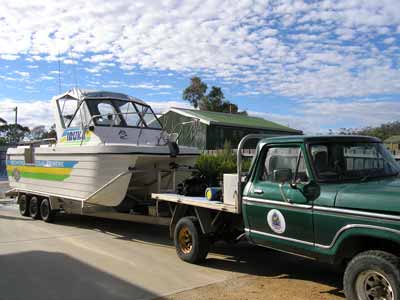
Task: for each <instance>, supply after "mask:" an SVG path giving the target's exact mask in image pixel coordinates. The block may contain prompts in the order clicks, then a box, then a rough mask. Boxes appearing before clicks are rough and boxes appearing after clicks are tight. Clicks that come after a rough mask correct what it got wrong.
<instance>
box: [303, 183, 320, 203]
mask: <svg viewBox="0 0 400 300" xmlns="http://www.w3.org/2000/svg"><path fill="white" fill-rule="evenodd" d="M302 193H303V195H304V197H306V198H307V199H308V200H310V201H313V200H315V199H317V198H318V197H319V195H320V194H321V187H320V186H319V184H318V183H316V182H315V181H310V182H309V183H307V184H306V185H304V186H303V189H302Z"/></svg>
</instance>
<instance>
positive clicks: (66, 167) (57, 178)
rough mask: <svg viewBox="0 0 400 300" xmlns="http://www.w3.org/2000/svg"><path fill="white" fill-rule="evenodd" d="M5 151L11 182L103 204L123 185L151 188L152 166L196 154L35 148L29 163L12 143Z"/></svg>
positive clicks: (122, 191) (164, 166) (113, 201)
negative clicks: (74, 151) (79, 151)
mask: <svg viewBox="0 0 400 300" xmlns="http://www.w3.org/2000/svg"><path fill="white" fill-rule="evenodd" d="M18 150H19V151H18ZM7 156H8V157H7V173H8V179H9V183H10V186H11V187H12V188H16V189H18V190H24V191H30V192H32V193H35V192H37V193H41V194H46V195H52V196H57V197H61V198H67V199H72V200H79V201H84V202H87V203H92V204H98V205H104V206H117V205H119V204H120V203H121V202H122V201H123V200H124V198H125V196H126V194H127V191H128V190H135V188H137V191H136V192H135V195H136V197H142V198H146V197H147V195H149V194H151V192H153V191H154V190H155V189H157V184H156V180H155V179H157V176H159V175H158V173H157V170H168V169H170V164H171V163H175V164H178V165H189V166H192V165H193V164H194V161H195V159H196V157H197V155H196V154H186V155H181V156H177V157H170V156H169V155H168V154H163V153H157V154H154V153H153V154H152V153H115V152H113V153H112V152H111V153H110V152H103V153H101V152H99V153H65V152H64V151H56V150H54V151H48V149H40V148H38V149H36V151H35V156H34V163H33V164H27V163H25V157H24V149H18V148H15V149H13V151H10V153H8V154H7ZM188 175H190V173H188V172H186V174H181V175H180V176H177V179H176V180H175V181H174V183H179V181H181V180H183V179H184V178H186V177H187V176H188ZM164 179H167V178H166V177H164ZM169 181H171V180H169ZM164 184H165V183H164ZM172 188H174V187H172Z"/></svg>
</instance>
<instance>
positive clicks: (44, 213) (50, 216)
mask: <svg viewBox="0 0 400 300" xmlns="http://www.w3.org/2000/svg"><path fill="white" fill-rule="evenodd" d="M40 216H41V217H42V220H43V221H45V222H47V223H52V222H54V216H55V211H54V210H52V209H51V206H50V201H49V199H47V198H44V199H43V200H42V203H40Z"/></svg>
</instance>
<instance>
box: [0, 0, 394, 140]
mask: <svg viewBox="0 0 400 300" xmlns="http://www.w3.org/2000/svg"><path fill="white" fill-rule="evenodd" d="M0 7H1V10H0V45H1V46H0V117H2V118H5V119H7V120H8V121H10V122H12V120H13V118H14V115H13V112H12V111H11V110H10V108H11V107H15V106H16V105H17V106H18V115H19V121H20V123H22V124H23V125H27V126H36V125H46V126H49V125H51V124H52V123H53V122H54V121H53V111H52V107H51V105H50V99H51V98H52V97H53V96H55V95H57V94H60V91H61V92H65V91H67V90H69V89H71V88H73V87H75V86H77V87H80V88H84V89H91V90H93V89H94V90H111V91H119V92H123V93H127V94H129V95H131V96H134V97H137V98H140V99H143V100H144V101H146V102H147V103H149V104H150V105H152V106H153V108H154V109H155V111H157V112H158V113H161V112H163V111H166V110H167V109H168V108H169V107H171V106H178V107H182V106H185V107H188V103H185V102H183V100H182V91H183V89H184V88H185V87H186V86H187V85H188V84H189V81H190V78H191V77H192V76H199V77H201V78H202V80H203V81H204V82H206V83H207V85H208V86H209V88H211V86H220V87H221V88H222V90H223V92H224V94H225V96H226V99H227V100H229V101H231V102H233V103H236V104H237V105H238V106H239V108H240V109H241V110H247V111H248V113H249V114H250V115H255V116H259V117H263V118H266V119H268V120H272V121H275V122H278V123H281V124H283V125H288V126H290V127H293V128H296V129H301V130H304V131H305V132H306V133H323V132H327V131H328V130H329V129H332V130H338V129H340V128H343V127H346V128H363V127H366V126H376V125H379V124H381V123H385V122H391V121H396V120H400V101H399V100H400V68H399V63H400V48H399V46H400V2H399V0H375V1H371V0H342V1H341V0H324V1H306V0H298V1H296V0H276V1H272V0H270V1H269V0H264V1H251V0H234V1H225V0H214V1H207V0H192V1H189V0H186V1H175V0H164V1H158V0H151V1H140V0H135V1H132V0H113V1H104V0H102V1H100V0H62V1H41V0H38V1H31V0H20V1H13V0H0ZM59 69H60V71H61V72H60V73H59ZM60 83H61V84H60Z"/></svg>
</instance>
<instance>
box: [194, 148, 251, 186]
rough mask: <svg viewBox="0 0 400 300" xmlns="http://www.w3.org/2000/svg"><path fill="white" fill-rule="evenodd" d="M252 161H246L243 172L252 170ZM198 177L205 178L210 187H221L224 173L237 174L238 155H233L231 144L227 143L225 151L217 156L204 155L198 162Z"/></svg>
mask: <svg viewBox="0 0 400 300" xmlns="http://www.w3.org/2000/svg"><path fill="white" fill-rule="evenodd" d="M250 164H251V160H249V159H245V160H244V161H243V163H242V170H243V171H248V170H249V169H250ZM195 167H196V169H197V170H198V171H199V173H198V175H202V176H204V178H205V180H206V182H207V184H208V186H220V182H221V181H222V177H223V174H224V173H236V172H237V164H236V154H235V153H233V151H232V149H231V147H230V144H229V143H228V142H225V145H224V149H223V150H222V151H220V152H217V154H214V155H213V154H202V155H200V156H199V158H198V159H197V161H196V164H195Z"/></svg>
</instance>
